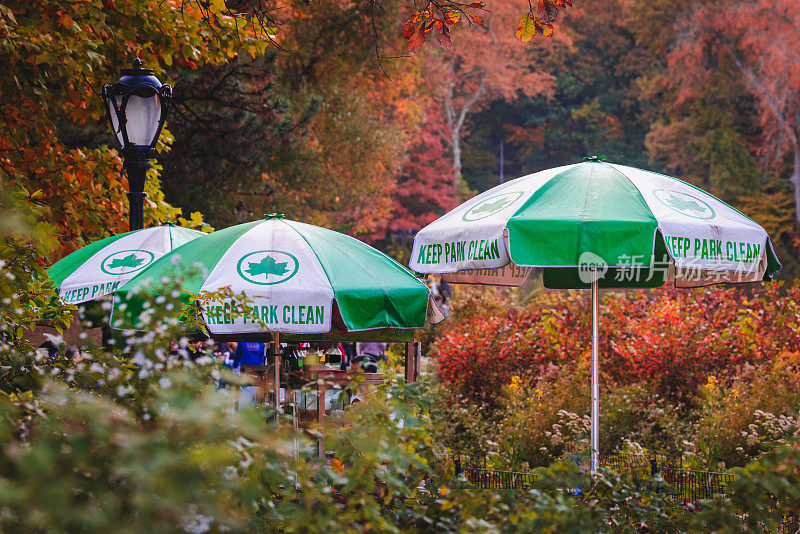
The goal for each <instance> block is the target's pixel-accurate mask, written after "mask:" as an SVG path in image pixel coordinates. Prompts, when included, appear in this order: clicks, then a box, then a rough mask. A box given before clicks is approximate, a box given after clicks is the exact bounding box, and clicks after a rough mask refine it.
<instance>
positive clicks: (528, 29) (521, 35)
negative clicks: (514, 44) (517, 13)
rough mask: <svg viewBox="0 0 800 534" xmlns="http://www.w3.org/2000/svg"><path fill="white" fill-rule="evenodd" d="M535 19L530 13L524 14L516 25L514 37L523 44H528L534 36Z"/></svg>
mask: <svg viewBox="0 0 800 534" xmlns="http://www.w3.org/2000/svg"><path fill="white" fill-rule="evenodd" d="M534 20H535V17H534V16H533V15H531V14H530V13H525V14H524V15H523V16H522V18H521V19H519V24H517V31H516V32H514V35H515V36H516V37H517V39H519V40H520V41H522V42H523V43H527V42H529V41H530V40H531V39H533V36H534V35H535V34H536V25H535V24H534Z"/></svg>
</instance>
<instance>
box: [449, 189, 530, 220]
mask: <svg viewBox="0 0 800 534" xmlns="http://www.w3.org/2000/svg"><path fill="white" fill-rule="evenodd" d="M521 196H522V191H509V192H508V193H502V194H500V195H494V196H491V197H489V198H487V199H486V200H484V201H483V202H480V203H478V204H477V205H475V206H472V207H471V208H470V209H469V210H467V212H466V213H465V214H464V215H463V216H462V217H461V218H462V220H464V221H465V222H472V221H479V220H481V219H485V218H486V217H490V216H492V215H494V214H495V213H497V212H499V211H502V210H504V209H505V208H507V207H509V206H510V205H511V204H513V203H514V202H516V201H517V200H519V198H520V197H521Z"/></svg>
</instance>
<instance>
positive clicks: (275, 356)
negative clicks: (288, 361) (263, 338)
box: [272, 332, 281, 423]
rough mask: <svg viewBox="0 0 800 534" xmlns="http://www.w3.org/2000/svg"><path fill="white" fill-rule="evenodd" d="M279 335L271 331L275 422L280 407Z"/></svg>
mask: <svg viewBox="0 0 800 534" xmlns="http://www.w3.org/2000/svg"><path fill="white" fill-rule="evenodd" d="M280 341H281V335H280V333H279V332H273V333H272V364H273V365H274V366H275V384H274V389H275V422H276V423H277V422H278V414H280V409H281V343H280Z"/></svg>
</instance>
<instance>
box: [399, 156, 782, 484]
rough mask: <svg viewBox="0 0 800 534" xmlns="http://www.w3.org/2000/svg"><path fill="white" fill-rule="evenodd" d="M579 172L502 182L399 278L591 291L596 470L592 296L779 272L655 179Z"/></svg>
mask: <svg viewBox="0 0 800 534" xmlns="http://www.w3.org/2000/svg"><path fill="white" fill-rule="evenodd" d="M587 159H588V161H585V162H583V163H579V164H576V165H568V166H564V167H558V168H554V169H548V170H545V171H541V172H537V173H534V174H530V175H528V176H524V177H522V178H518V179H516V180H511V181H509V182H506V183H504V184H502V185H499V186H497V187H495V188H493V189H490V190H489V191H486V192H485V193H482V194H480V195H478V196H476V197H475V198H473V199H471V200H469V201H467V202H465V203H463V204H461V205H460V206H458V207H456V208H455V209H453V210H452V211H450V212H449V213H447V214H446V215H444V216H443V217H441V218H440V219H438V220H436V221H434V222H433V223H431V224H429V225H428V226H426V227H425V228H423V229H422V230H421V231H420V232H419V233H418V234H417V236H416V237H415V239H414V248H413V251H412V255H411V262H410V266H411V268H412V269H414V270H415V271H418V272H422V273H452V274H450V275H445V279H449V280H451V281H454V282H463V283H486V284H493V283H498V282H500V283H503V284H507V285H518V283H519V282H520V281H521V280H522V279H524V275H526V274H527V272H528V271H529V270H530V269H526V267H540V268H542V272H543V281H544V285H545V286H546V287H556V288H570V287H573V288H589V287H591V289H592V449H593V458H592V460H593V461H592V466H593V469H594V468H595V467H596V466H597V461H596V460H597V457H596V452H597V447H598V443H599V441H598V433H599V428H598V427H599V423H598V419H599V402H598V382H597V343H598V342H597V308H598V304H597V291H598V287H658V286H661V285H663V284H665V283H667V282H672V283H674V284H675V285H676V286H677V287H696V286H702V285H708V284H713V283H720V282H755V281H761V280H767V279H769V278H770V276H771V274H772V273H774V272H775V271H777V270H778V269H779V268H780V263H779V262H778V259H777V257H776V256H775V252H774V250H773V248H772V243H771V242H770V239H769V236H768V235H767V233H766V232H765V231H764V229H763V228H762V227H761V226H759V225H758V224H756V223H755V222H753V221H752V220H750V219H749V218H747V217H746V216H744V215H743V214H742V213H740V212H739V211H737V210H736V209H734V208H732V207H731V206H729V205H728V204H726V203H724V202H722V201H721V200H719V199H717V198H715V197H713V196H711V195H709V194H708V193H706V192H704V191H702V190H700V189H698V188H696V187H694V186H692V185H691V184H688V183H686V182H683V181H681V180H678V179H675V178H671V177H669V176H665V175H662V174H657V173H654V172H649V171H644V170H641V169H636V168H632V167H626V166H624V165H616V164H612V163H606V162H603V161H600V160H599V159H598V158H587Z"/></svg>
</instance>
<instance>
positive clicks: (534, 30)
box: [403, 0, 572, 52]
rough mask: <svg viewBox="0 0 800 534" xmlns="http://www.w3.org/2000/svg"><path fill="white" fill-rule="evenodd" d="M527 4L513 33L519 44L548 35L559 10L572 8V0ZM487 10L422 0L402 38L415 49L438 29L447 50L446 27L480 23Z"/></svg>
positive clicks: (450, 45)
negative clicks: (525, 11) (535, 4)
mask: <svg viewBox="0 0 800 534" xmlns="http://www.w3.org/2000/svg"><path fill="white" fill-rule="evenodd" d="M415 7H416V6H415ZM528 7H529V8H530V10H529V11H528V13H525V14H524V15H523V16H522V18H521V19H520V21H519V24H518V26H517V29H516V32H515V35H516V37H517V39H519V40H520V41H522V42H523V43H527V42H529V41H530V40H531V39H533V37H534V36H535V35H537V34H539V35H542V36H544V37H549V36H550V35H552V34H553V23H554V22H555V21H556V20H557V19H558V15H559V13H560V11H561V10H562V9H564V8H566V7H572V0H539V1H538V4H537V7H536V8H535V9H534V7H533V4H532V3H531V2H528ZM487 13H489V10H488V9H487V8H486V6H485V4H484V3H483V2H456V1H453V0H444V1H437V0H430V1H427V2H422V3H421V5H420V8H419V9H418V10H416V11H413V12H412V13H411V16H410V17H409V19H408V20H407V21H406V23H405V24H403V37H404V38H405V39H406V41H407V45H408V49H409V50H410V51H412V52H417V51H419V50H420V49H421V48H422V45H424V44H425V42H426V41H427V36H428V33H430V32H431V31H434V30H436V31H438V32H439V35H438V37H437V41H438V42H439V44H440V45H441V46H442V48H444V49H445V50H451V49H452V48H453V40H452V38H451V34H450V27H451V26H455V25H457V24H459V23H461V22H462V21H466V23H467V24H468V25H470V26H472V25H473V24H477V25H479V26H483V25H484V19H485V17H486V14H487Z"/></svg>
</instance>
